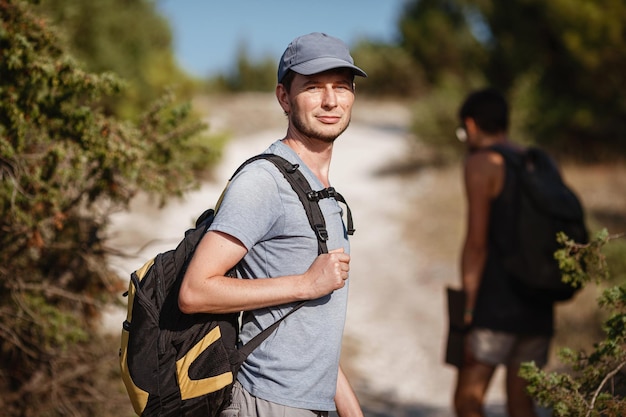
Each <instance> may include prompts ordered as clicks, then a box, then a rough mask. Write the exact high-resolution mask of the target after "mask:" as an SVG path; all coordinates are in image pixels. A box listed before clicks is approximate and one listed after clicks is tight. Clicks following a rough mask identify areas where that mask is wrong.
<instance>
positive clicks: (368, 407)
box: [330, 403, 507, 417]
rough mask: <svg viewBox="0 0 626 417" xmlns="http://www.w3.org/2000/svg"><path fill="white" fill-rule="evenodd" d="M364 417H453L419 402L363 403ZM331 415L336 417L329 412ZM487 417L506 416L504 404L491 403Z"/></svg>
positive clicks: (446, 408)
mask: <svg viewBox="0 0 626 417" xmlns="http://www.w3.org/2000/svg"><path fill="white" fill-rule="evenodd" d="M362 407H363V414H364V415H365V417H454V413H453V412H452V410H451V409H450V408H448V407H444V408H442V407H432V406H427V405H419V404H392V403H387V404H385V403H379V404H363V405H362ZM330 415H331V417H337V414H336V413H331V414H330ZM486 416H487V417H507V414H506V411H505V409H504V406H502V405H500V406H498V405H491V406H488V407H487V408H486Z"/></svg>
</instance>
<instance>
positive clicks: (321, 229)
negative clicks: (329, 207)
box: [313, 224, 328, 242]
mask: <svg viewBox="0 0 626 417" xmlns="http://www.w3.org/2000/svg"><path fill="white" fill-rule="evenodd" d="M313 229H314V230H315V234H316V235H317V238H318V239H319V240H321V241H323V242H325V241H327V240H328V230H326V227H325V226H324V225H323V224H316V225H315V226H314V227H313Z"/></svg>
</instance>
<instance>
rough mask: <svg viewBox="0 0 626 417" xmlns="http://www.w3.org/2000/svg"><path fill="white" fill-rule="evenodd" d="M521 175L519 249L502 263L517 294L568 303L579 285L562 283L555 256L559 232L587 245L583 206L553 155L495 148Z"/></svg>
mask: <svg viewBox="0 0 626 417" xmlns="http://www.w3.org/2000/svg"><path fill="white" fill-rule="evenodd" d="M489 149H490V150H493V151H496V152H498V153H500V154H501V155H502V156H503V157H504V158H505V161H506V162H507V164H510V165H511V166H513V167H514V169H515V172H516V174H517V179H518V181H517V184H518V189H517V193H516V206H517V210H518V212H517V215H516V219H515V221H516V223H517V224H516V226H515V228H516V233H517V236H516V237H512V239H513V241H512V243H513V244H514V245H515V250H513V251H512V252H511V253H508V254H505V255H504V256H503V264H504V267H505V269H506V270H507V272H508V273H509V275H510V276H512V277H513V279H514V284H515V287H516V290H518V291H519V293H520V294H521V295H522V296H525V297H527V298H529V299H531V300H533V301H537V302H555V301H565V300H569V299H570V298H572V297H573V296H574V294H575V293H576V291H578V290H579V287H577V286H575V285H572V284H570V283H565V282H563V280H562V274H561V271H560V269H559V265H558V261H557V260H556V259H555V258H554V252H555V251H556V250H558V249H559V248H560V245H559V243H558V242H557V240H556V235H557V233H558V232H564V233H565V234H566V235H567V236H568V237H569V238H570V239H573V240H574V241H575V242H577V243H587V242H588V233H587V228H586V226H585V215H584V211H583V207H582V205H581V203H580V201H579V199H578V197H577V196H576V194H574V192H573V191H572V190H571V189H570V188H569V187H568V186H567V185H566V184H565V183H564V182H563V179H562V177H561V174H560V172H559V170H558V168H557V166H556V164H555V163H554V161H553V160H552V158H550V156H549V155H548V154H547V153H546V152H544V151H543V150H541V149H539V148H536V147H530V148H528V149H526V150H525V151H524V152H523V153H518V152H516V151H515V150H513V149H511V148H507V147H504V146H497V145H496V146H492V147H490V148H489Z"/></svg>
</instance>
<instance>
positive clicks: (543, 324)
mask: <svg viewBox="0 0 626 417" xmlns="http://www.w3.org/2000/svg"><path fill="white" fill-rule="evenodd" d="M516 191H517V179H516V175H515V171H514V169H513V167H510V166H508V165H505V180H504V186H503V187H502V191H501V192H500V194H499V195H498V197H496V198H495V199H494V200H493V201H492V202H491V210H490V216H489V231H488V254H487V261H486V264H485V270H484V272H483V276H482V280H481V283H480V288H479V290H478V298H477V300H476V306H475V307H474V320H473V323H472V325H473V326H476V327H484V328H488V329H492V330H498V331H504V332H509V333H515V334H527V335H552V334H553V331H554V325H553V321H554V309H553V305H552V304H542V303H535V302H532V301H529V300H527V299H524V298H521V297H520V296H519V295H518V294H517V293H516V291H515V290H514V289H513V287H512V285H511V278H510V277H509V276H508V274H507V273H506V272H505V271H504V268H503V267H502V264H501V262H500V256H499V254H502V253H508V252H509V251H511V250H514V249H513V248H514V245H513V242H512V238H511V237H512V236H515V233H514V227H515V218H516V214H517V213H516V210H517V207H519V204H517V202H516Z"/></svg>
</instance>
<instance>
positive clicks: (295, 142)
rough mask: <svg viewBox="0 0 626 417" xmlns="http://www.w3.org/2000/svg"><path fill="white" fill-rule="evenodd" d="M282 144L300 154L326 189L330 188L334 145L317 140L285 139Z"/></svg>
mask: <svg viewBox="0 0 626 417" xmlns="http://www.w3.org/2000/svg"><path fill="white" fill-rule="evenodd" d="M282 142H283V143H284V144H285V145H287V146H289V147H290V148H291V149H293V151H294V152H295V153H296V154H298V156H299V157H300V159H302V162H304V163H305V164H306V166H307V167H308V168H309V169H310V170H311V171H312V172H313V174H315V176H316V177H317V178H318V179H319V180H320V181H321V183H322V184H323V185H324V187H329V186H330V181H329V179H328V174H329V170H330V160H331V157H332V153H333V143H332V142H330V143H328V142H323V141H320V140H315V139H309V138H307V139H305V140H303V139H300V138H293V137H285V138H284V139H282Z"/></svg>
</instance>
